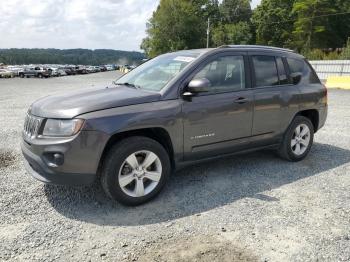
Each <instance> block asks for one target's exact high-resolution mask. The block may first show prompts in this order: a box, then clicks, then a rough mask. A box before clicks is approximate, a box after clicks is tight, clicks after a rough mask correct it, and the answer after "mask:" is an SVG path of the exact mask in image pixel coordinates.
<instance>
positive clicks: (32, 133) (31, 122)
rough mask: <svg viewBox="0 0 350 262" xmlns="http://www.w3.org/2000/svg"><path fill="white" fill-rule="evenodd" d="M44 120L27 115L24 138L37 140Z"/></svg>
mask: <svg viewBox="0 0 350 262" xmlns="http://www.w3.org/2000/svg"><path fill="white" fill-rule="evenodd" d="M42 120H43V119H42V118H40V117H37V116H33V115H30V114H27V115H26V118H25V120H24V127H23V135H24V138H26V139H33V138H35V137H36V136H37V135H38V132H39V128H40V126H41V123H42Z"/></svg>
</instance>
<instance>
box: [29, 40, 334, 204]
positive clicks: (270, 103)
mask: <svg viewBox="0 0 350 262" xmlns="http://www.w3.org/2000/svg"><path fill="white" fill-rule="evenodd" d="M114 84H115V85H116V87H113V86H111V87H109V88H97V89H95V90H90V91H88V90H82V91H81V92H80V93H77V92H74V93H73V94H67V93H66V94H62V95H59V96H49V97H45V98H42V99H39V100H38V101H36V102H34V103H33V104H32V105H31V106H30V108H29V110H28V112H27V115H26V120H25V124H24V130H23V141H22V152H23V155H24V157H25V159H26V162H25V163H26V168H27V170H28V172H29V173H30V174H32V175H33V176H34V177H35V178H37V179H39V180H41V181H43V182H45V183H54V184H74V185H76V184H91V183H93V182H94V181H95V180H96V179H100V180H101V184H102V187H103V189H104V191H105V192H106V194H107V195H108V196H109V197H111V198H112V199H115V200H117V201H120V202H121V203H123V204H127V205H138V204H142V203H144V202H146V201H148V200H150V199H152V198H153V197H155V196H156V195H157V194H158V193H159V192H160V191H161V189H162V188H163V187H164V185H165V184H166V182H167V180H168V178H169V176H170V174H171V172H172V171H173V170H175V169H177V168H180V167H183V166H185V165H188V164H191V163H192V164H193V163H197V162H198V161H201V160H205V159H212V158H216V157H218V156H224V155H228V154H236V153H242V152H247V151H253V150H260V149H271V150H276V152H278V154H279V155H280V156H281V157H282V158H284V159H286V160H288V161H292V162H297V161H301V160H303V159H304V158H305V157H306V156H307V155H308V154H309V152H310V149H311V146H312V144H313V138H314V133H316V132H317V131H318V130H319V129H320V128H322V127H323V125H324V124H325V121H326V118H327V110H328V106H327V89H326V88H325V86H324V85H323V84H322V83H321V82H320V80H319V78H318V77H317V75H316V73H315V71H314V70H313V68H312V67H311V66H310V64H309V63H308V61H307V60H306V59H305V58H304V57H303V56H301V55H299V54H297V53H295V52H293V51H291V50H287V49H281V48H271V47H264V46H223V47H220V48H215V49H200V50H186V51H179V52H174V53H169V54H164V55H161V56H159V57H156V58H154V59H152V60H149V61H147V62H145V63H144V64H142V65H140V66H139V67H137V68H136V69H135V70H133V71H131V72H130V73H128V74H126V75H123V76H122V77H121V78H119V79H118V80H117V81H115V82H114ZM314 153H315V154H317V150H316V151H315V152H314ZM306 164H307V162H306ZM304 165H305V164H304ZM301 167H303V166H301ZM97 174H98V175H97Z"/></svg>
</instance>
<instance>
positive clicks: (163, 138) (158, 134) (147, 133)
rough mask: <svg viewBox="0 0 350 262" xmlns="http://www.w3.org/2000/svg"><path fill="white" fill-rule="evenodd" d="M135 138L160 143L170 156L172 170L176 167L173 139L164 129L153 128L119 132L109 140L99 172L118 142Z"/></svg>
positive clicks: (102, 156)
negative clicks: (138, 137)
mask: <svg viewBox="0 0 350 262" xmlns="http://www.w3.org/2000/svg"><path fill="white" fill-rule="evenodd" d="M133 136H144V137H148V138H151V139H153V140H155V141H157V142H158V143H160V144H161V145H162V146H163V147H164V148H165V150H166V151H167V152H168V154H169V158H170V162H171V167H172V168H174V167H175V161H174V149H173V144H172V141H171V138H170V135H169V133H168V131H167V130H166V129H164V128H162V127H152V128H142V129H135V130H128V131H123V132H119V133H116V134H114V135H112V136H111V137H110V138H109V140H108V141H107V143H106V145H105V147H104V149H103V152H102V155H101V157H100V162H99V167H98V170H101V166H102V164H103V161H104V159H105V157H106V155H107V153H108V152H109V150H110V149H111V148H112V146H113V145H115V144H116V143H117V142H119V141H121V140H123V139H125V138H128V137H133Z"/></svg>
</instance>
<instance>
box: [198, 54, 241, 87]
mask: <svg viewBox="0 0 350 262" xmlns="http://www.w3.org/2000/svg"><path fill="white" fill-rule="evenodd" d="M200 78H206V79H208V80H209V81H210V83H211V89H212V92H227V91H233V90H239V89H243V88H245V74H244V59H243V56H225V57H220V58H217V59H215V60H214V61H212V62H210V63H209V64H207V65H206V66H205V67H204V68H203V69H202V70H200V71H199V72H198V73H197V74H196V75H195V77H194V78H193V79H200Z"/></svg>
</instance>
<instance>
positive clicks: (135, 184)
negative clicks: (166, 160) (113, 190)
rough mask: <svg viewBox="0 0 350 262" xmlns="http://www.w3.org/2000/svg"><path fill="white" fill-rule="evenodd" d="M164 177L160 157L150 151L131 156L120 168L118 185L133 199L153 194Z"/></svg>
mask: <svg viewBox="0 0 350 262" xmlns="http://www.w3.org/2000/svg"><path fill="white" fill-rule="evenodd" d="M161 176H162V163H161V161H160V159H159V157H158V156H157V155H156V154H155V153H153V152H151V151H148V150H142V151H138V152H135V153H132V154H131V155H129V156H128V157H127V158H126V159H125V161H124V162H123V164H122V165H121V167H120V170H119V174H118V183H119V186H120V188H121V189H122V191H123V192H124V193H125V194H127V195H128V196H131V197H143V196H146V195H148V194H149V193H151V192H152V191H153V190H154V189H155V188H156V187H157V185H158V183H159V181H160V179H161Z"/></svg>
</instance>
